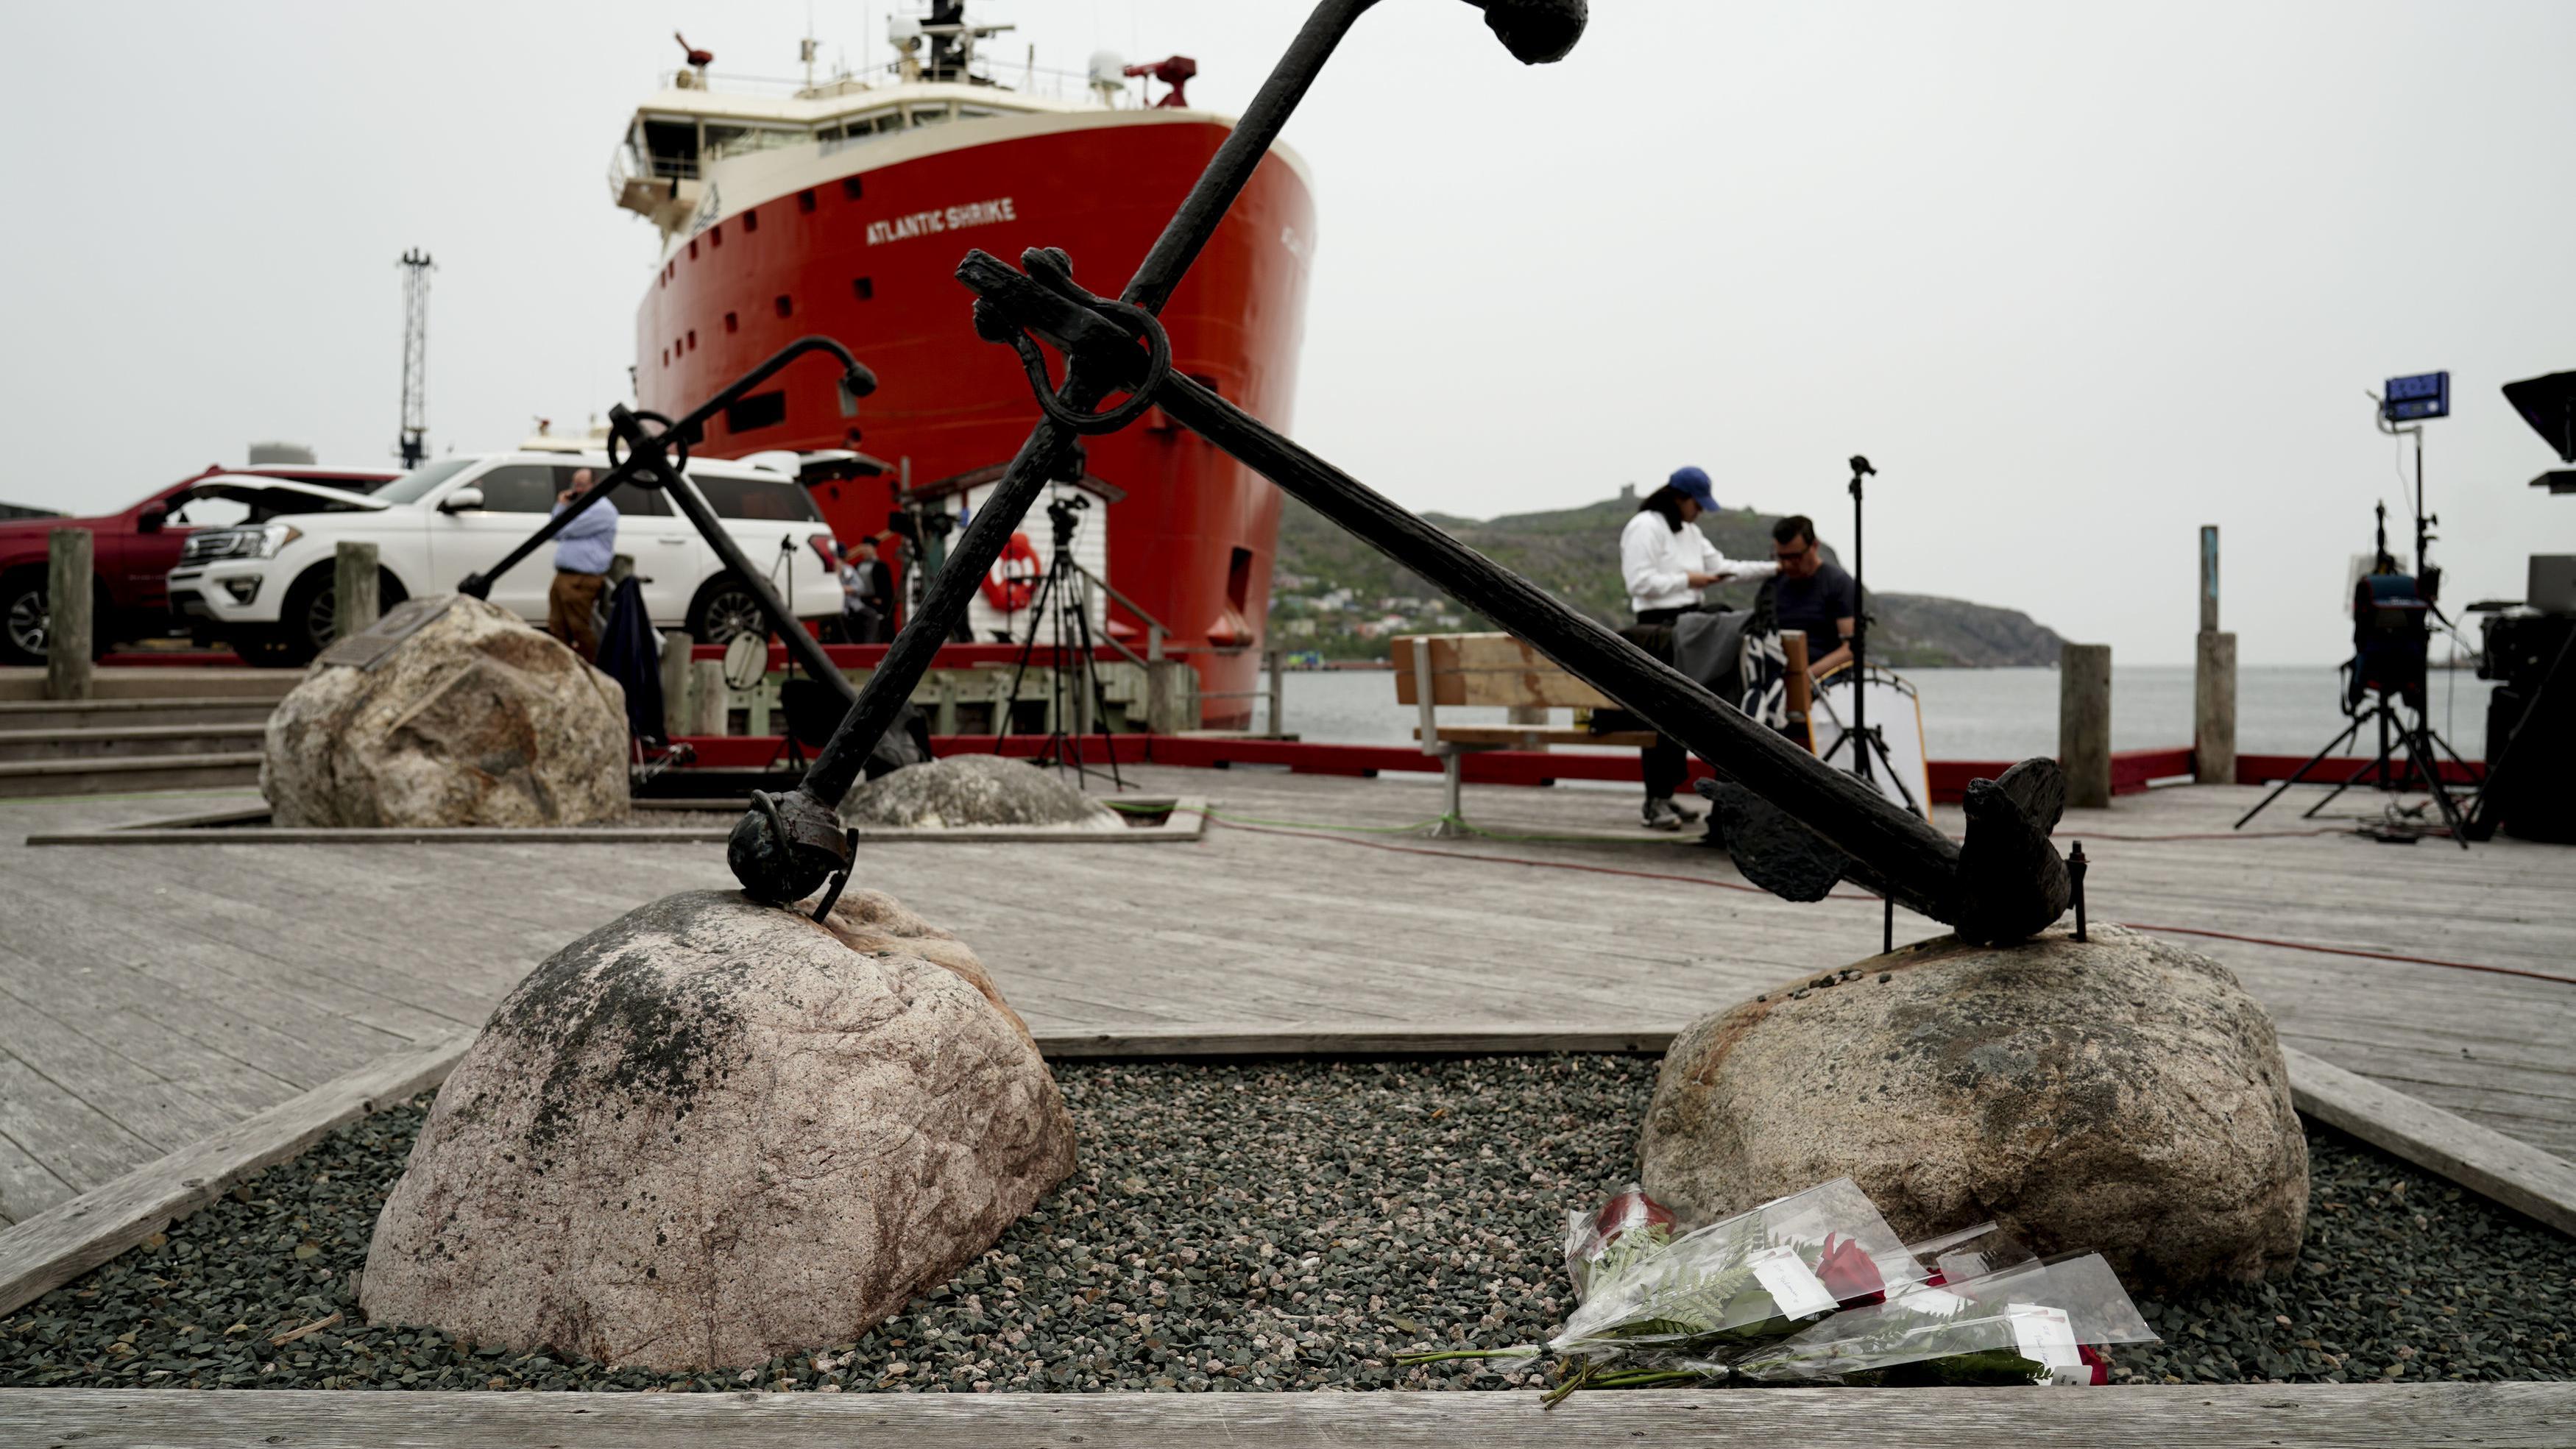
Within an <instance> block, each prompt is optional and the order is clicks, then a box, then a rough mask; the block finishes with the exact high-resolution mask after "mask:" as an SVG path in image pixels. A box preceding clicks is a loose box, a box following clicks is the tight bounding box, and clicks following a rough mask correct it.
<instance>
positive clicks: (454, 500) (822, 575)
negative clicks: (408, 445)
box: [170, 453, 841, 664]
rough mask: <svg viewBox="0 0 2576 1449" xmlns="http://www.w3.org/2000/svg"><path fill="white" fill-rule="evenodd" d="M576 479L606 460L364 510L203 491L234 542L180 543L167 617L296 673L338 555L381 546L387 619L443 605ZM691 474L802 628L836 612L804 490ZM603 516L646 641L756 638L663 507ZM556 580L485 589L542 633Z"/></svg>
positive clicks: (622, 501) (769, 479) (648, 500)
mask: <svg viewBox="0 0 2576 1449" xmlns="http://www.w3.org/2000/svg"><path fill="white" fill-rule="evenodd" d="M581 468H588V469H589V470H590V471H591V473H592V475H593V476H594V477H605V476H607V473H608V460H607V459H606V458H605V457H600V456H597V455H589V456H583V455H577V454H576V455H568V454H564V453H487V454H479V455H474V456H464V457H450V458H441V459H439V460H438V461H437V462H435V463H431V464H429V465H428V466H426V467H423V468H420V469H417V470H415V471H413V472H410V473H406V474H404V475H403V476H402V477H400V478H397V479H395V480H394V481H392V482H390V483H387V484H386V485H384V486H383V487H382V488H379V489H377V490H376V491H375V492H373V493H363V494H361V493H346V492H342V491H340V490H338V489H334V488H326V487H321V486H318V485H314V484H306V483H297V482H292V481H288V480H282V479H270V478H225V479H219V480H214V481H212V482H209V483H207V484H205V485H203V487H204V488H205V489H206V490H207V496H210V497H225V498H233V499H237V500H239V501H240V502H242V503H245V504H247V505H249V507H250V510H251V512H250V516H249V518H248V520H247V521H245V522H244V523H243V524H241V525H239V526H237V527H233V528H215V529H205V530H202V531H200V532H198V533H195V534H192V535H190V537H189V539H188V542H187V544H186V546H185V547H184V548H183V550H182V551H181V553H180V556H179V566H178V567H177V568H174V569H172V570H171V571H170V607H171V608H172V609H173V610H175V611H177V612H179V613H181V614H183V615H188V616H191V617H193V618H199V619H207V620H212V621H213V626H214V629H215V631H216V632H218V633H220V634H222V635H223V636H224V638H225V639H226V640H227V641H228V642H230V643H231V644H232V645H233V646H234V648H236V649H237V650H239V651H240V653H241V655H242V657H243V658H245V659H250V660H253V661H255V662H260V663H273V664H302V663H304V662H306V661H307V660H310V659H311V658H312V657H313V656H314V654H316V653H318V652H319V651H320V650H322V649H323V648H324V647H326V646H327V645H329V643H330V642H331V624H332V570H333V566H334V564H333V560H334V555H335V552H336V550H337V548H338V546H339V545H340V544H341V543H343V542H351V543H372V544H374V545H375V546H376V562H377V565H378V567H379V569H380V570H381V572H380V574H379V576H378V580H377V588H378V590H379V591H380V604H381V606H382V607H385V608H391V607H392V606H393V605H394V604H396V603H398V602H400V601H401V600H403V599H407V598H410V597H412V596H413V595H416V594H428V593H436V592H440V591H442V590H448V589H453V588H455V587H456V585H457V583H458V582H459V581H460V580H462V579H463V578H464V577H465V576H466V575H468V574H473V573H480V572H483V571H485V570H488V569H490V568H491V567H492V566H493V565H494V564H496V563H499V562H500V561H501V558H502V556H503V555H505V554H507V553H508V552H509V551H510V550H511V549H513V548H515V547H517V546H518V544H519V543H520V542H521V541H523V540H525V539H526V538H527V536H528V535H529V534H531V533H534V532H536V530H537V529H538V528H539V527H540V526H541V525H543V524H544V523H545V521H546V515H547V514H548V513H549V512H550V511H552V509H553V507H554V502H555V495H557V494H558V493H561V492H562V491H563V490H564V489H565V488H566V487H567V486H568V485H569V484H570V483H571V481H572V475H573V473H574V471H575V470H577V469H581ZM688 474H689V477H690V479H691V480H692V481H694V482H695V483H696V484H697V485H698V491H699V492H701V493H703V494H705V495H706V498H707V502H708V503H709V504H710V505H711V506H712V507H713V508H714V509H715V511H716V514H717V516H718V517H720V518H722V519H723V520H724V521H725V531H726V532H728V533H730V534H732V535H733V537H734V541H735V542H737V543H739V544H740V545H741V546H742V551H743V553H744V555H745V556H746V557H747V558H748V559H749V561H750V562H751V564H752V566H753V567H754V568H758V569H761V570H762V571H763V572H764V573H766V574H767V576H768V578H769V581H770V583H771V584H772V585H773V586H774V587H777V588H778V590H779V593H780V595H781V596H782V597H784V598H785V599H786V600H787V605H788V608H789V609H791V610H793V611H794V612H795V614H796V616H797V617H798V618H800V619H822V618H829V617H831V616H832V615H834V614H836V613H838V612H839V611H840V607H841V587H840V583H839V580H838V578H837V576H836V572H835V569H834V567H833V564H832V561H831V555H832V551H833V543H832V532H831V529H830V527H829V526H828V525H827V524H825V523H824V522H823V518H822V515H821V514H820V513H818V512H817V511H816V510H815V507H814V500H813V498H812V497H811V496H809V495H808V494H807V493H806V491H805V489H804V487H803V485H802V484H800V483H798V482H797V481H796V480H795V479H794V478H792V477H790V476H788V475H786V474H784V473H779V472H775V471H772V470H770V469H766V468H757V467H750V466H746V465H744V464H741V463H728V462H722V461H717V460H713V459H709V460H704V461H692V462H691V463H690V464H689V468H688ZM609 501H610V502H611V503H613V504H615V505H616V507H617V511H618V522H617V551H618V552H619V553H622V554H626V555H628V556H629V557H631V558H633V559H634V560H635V575H636V579H637V581H638V582H639V583H640V584H641V585H642V587H643V590H644V602H645V606H646V608H647V609H648V610H649V611H650V612H651V614H652V617H653V623H654V625H655V627H657V628H664V629H679V628H685V629H687V630H688V631H689V632H690V633H691V634H692V635H694V636H696V637H697V638H698V639H699V640H700V641H701V642H704V643H722V642H724V641H725V640H727V639H730V638H732V637H733V636H734V635H736V634H739V633H742V632H744V631H746V630H751V629H758V628H760V627H761V625H760V611H759V606H758V605H757V604H756V603H754V601H753V599H752V596H751V591H750V590H749V589H746V588H744V587H743V585H742V583H741V581H740V580H739V579H737V578H735V577H734V576H733V575H732V574H731V573H730V572H728V571H727V570H726V569H725V567H724V563H723V561H722V560H720V559H719V558H717V557H716V554H715V550H713V549H711V548H709V547H707V544H706V541H705V540H704V539H702V538H700V537H698V531H697V529H696V528H695V527H693V526H691V524H690V523H689V520H688V519H687V518H685V517H683V516H681V514H680V512H679V510H678V509H677V508H675V507H673V506H672V503H671V500H670V499H669V498H667V497H665V496H664V495H663V494H661V493H659V492H647V491H644V490H642V489H639V488H636V487H635V486H634V485H632V484H628V485H625V486H623V487H620V488H619V489H618V490H617V491H616V492H615V493H614V494H612V495H610V500H609ZM553 579H554V547H553V545H552V544H548V545H547V546H545V547H544V548H540V549H538V550H537V551H536V552H534V553H532V554H530V555H529V556H528V557H527V558H525V559H523V560H521V561H520V563H519V564H518V565H517V566H516V567H514V568H512V569H511V570H510V571H509V572H508V573H506V574H503V575H502V576H501V577H499V578H497V579H494V580H493V581H492V592H491V596H490V597H491V601H492V602H493V603H494V604H497V605H499V606H500V607H502V608H505V609H509V610H512V611H513V612H515V613H517V614H518V615H519V616H520V617H522V618H524V619H527V620H529V621H530V622H532V623H538V624H542V623H543V622H545V617H546V591H547V588H548V586H549V585H550V584H551V583H552V582H553Z"/></svg>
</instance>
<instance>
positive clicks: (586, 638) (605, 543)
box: [546, 468, 617, 664]
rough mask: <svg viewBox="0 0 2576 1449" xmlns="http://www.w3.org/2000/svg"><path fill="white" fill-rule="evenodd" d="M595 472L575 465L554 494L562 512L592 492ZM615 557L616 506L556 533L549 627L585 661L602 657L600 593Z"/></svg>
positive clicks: (601, 507) (600, 508) (593, 511)
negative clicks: (562, 485)
mask: <svg viewBox="0 0 2576 1449" xmlns="http://www.w3.org/2000/svg"><path fill="white" fill-rule="evenodd" d="M590 485H591V472H590V470H589V469H588V468H575V469H574V470H573V473H572V481H571V483H570V484H569V485H568V486H567V487H565V489H564V491H562V492H561V493H558V494H556V495H555V507H554V511H555V512H557V513H561V512H563V511H564V510H565V509H567V508H570V507H571V506H572V505H573V504H575V503H577V502H579V501H580V499H581V495H583V494H585V493H587V492H589V491H590ZM616 557H617V505H616V504H615V503H614V502H609V503H601V504H596V505H593V506H592V507H590V508H588V509H585V510H584V511H583V512H582V513H581V514H580V515H579V516H578V517H576V518H574V519H573V521H572V522H570V523H567V524H565V525H564V530H563V532H561V533H558V534H556V535H555V581H554V583H553V584H552V585H551V586H549V587H548V588H547V589H546V632H547V633H549V634H552V635H554V636H555V637H556V638H558V639H561V640H562V641H564V642H565V643H566V644H569V645H571V646H572V647H573V649H574V650H575V651H576V652H577V653H579V654H580V655H581V657H582V662H583V663H585V664H596V663H598V662H599V622H598V610H599V597H600V595H602V594H604V593H606V592H608V565H609V563H610V561H612V560H614V559H615V558H616Z"/></svg>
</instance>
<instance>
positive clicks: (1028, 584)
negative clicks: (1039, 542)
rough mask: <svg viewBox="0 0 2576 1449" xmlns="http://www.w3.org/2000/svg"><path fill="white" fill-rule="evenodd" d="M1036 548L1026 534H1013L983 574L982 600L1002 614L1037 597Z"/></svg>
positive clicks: (1023, 606) (1020, 608)
mask: <svg viewBox="0 0 2576 1449" xmlns="http://www.w3.org/2000/svg"><path fill="white" fill-rule="evenodd" d="M1038 573H1039V568H1038V550H1037V546H1036V545H1035V544H1032V543H1030V542H1029V536H1028V535H1027V534H1025V533H1014V534H1012V535H1011V541H1010V542H1009V543H1006V544H1004V545H1002V556H1001V557H1000V558H997V559H995V560H993V567H992V570H991V572H989V573H987V574H985V575H984V602H986V603H988V604H991V605H992V606H993V607H994V608H996V609H999V610H1001V611H1002V612H1003V613H1005V614H1016V613H1018V612H1020V611H1021V610H1022V609H1025V608H1027V607H1028V606H1029V602H1030V601H1031V600H1033V599H1035V598H1036V597H1037V596H1038Z"/></svg>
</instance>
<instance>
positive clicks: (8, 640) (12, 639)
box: [0, 572, 48, 664]
mask: <svg viewBox="0 0 2576 1449" xmlns="http://www.w3.org/2000/svg"><path fill="white" fill-rule="evenodd" d="M47 622H48V614H47V610H46V608H45V576H44V575H43V574H40V573H34V572H29V573H24V574H20V575H18V576H17V577H15V578H12V579H10V580H9V581H8V583H7V584H6V585H5V586H0V659H5V660H7V661H8V662H9V663H11V664H42V663H44V662H45V627H46V624H47Z"/></svg>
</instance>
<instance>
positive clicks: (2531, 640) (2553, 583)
mask: <svg viewBox="0 0 2576 1449" xmlns="http://www.w3.org/2000/svg"><path fill="white" fill-rule="evenodd" d="M2504 395H2505V400H2506V401H2507V402H2510V403H2512V404H2513V406H2514V410H2515V411H2516V412H2518V413H2520V414H2522V420H2523V421H2524V422H2526V423H2529V424H2530V425H2531V429H2532V431H2533V432H2536V433H2538V434H2540V436H2541V437H2542V438H2544V439H2546V440H2547V441H2548V443H2549V446H2550V448H2551V450H2552V451H2554V452H2556V453H2557V454H2558V460H2559V461H2560V462H2562V463H2576V372H2556V373H2551V374H2549V375H2548V376H2546V377H2535V378H2528V379H2525V380H2524V381H2521V382H2515V383H2507V384H2506V385H2505V389H2504ZM2531 486H2532V487H2534V488H2546V489H2548V490H2549V491H2550V492H2551V493H2571V492H2576V472H2571V471H2568V470H2565V469H2560V470H2555V471H2551V472H2546V473H2543V474H2541V475H2540V476H2539V477H2537V478H2534V479H2532V480H2531ZM2470 607H2471V609H2472V611H2474V612H2477V613H2482V614H2485V615H2486V616H2487V617H2486V620H2485V622H2484V623H2483V624H2482V625H2481V626H2480V630H2479V634H2480V638H2479V646H2480V648H2479V656H2478V677H2479V678H2480V679H2491V680H2494V681H2495V683H2496V687H2495V690H2494V692H2493V693H2492V694H2490V695H2489V696H2488V699H2487V739H2486V758H2487V778H2486V783H2485V785H2484V787H2483V788H2482V789H2481V790H2480V791H2479V795H2478V804H2477V808H2476V810H2475V811H2473V812H2472V813H2471V816H2470V832H2471V834H2472V835H2473V836H2476V837H2478V838H2481V839H2483V838H2484V837H2485V836H2487V835H2489V834H2492V833H2493V832H2494V831H2495V830H2497V829H2498V828H2501V829H2503V831H2504V832H2505V833H2506V834H2508V835H2514V836H2518V837H2520V838H2522V839H2525V840H2547V841H2557V842H2560V843H2568V844H2576V755H2571V753H2570V752H2569V750H2568V749H2567V741H2569V740H2571V739H2576V669H2571V668H2570V667H2569V664H2570V659H2571V656H2576V558H2571V557H2569V556H2568V555H2565V554H2534V555H2532V556H2531V564H2530V573H2529V576H2528V578H2527V580H2526V587H2525V589H2524V591H2523V597H2522V599H2521V600H2520V601H2519V602H2518V603H2508V602H2488V603H2479V604H2473V605H2471V606H2470Z"/></svg>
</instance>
